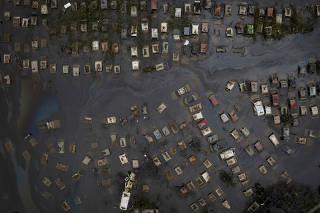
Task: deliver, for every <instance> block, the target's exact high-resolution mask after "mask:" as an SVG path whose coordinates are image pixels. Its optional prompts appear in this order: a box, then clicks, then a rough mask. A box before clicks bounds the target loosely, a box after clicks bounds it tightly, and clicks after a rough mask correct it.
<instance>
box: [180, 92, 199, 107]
mask: <svg viewBox="0 0 320 213" xmlns="http://www.w3.org/2000/svg"><path fill="white" fill-rule="evenodd" d="M197 100H198V95H197V94H191V95H188V96H187V97H185V98H184V99H183V103H184V104H185V105H191V104H193V103H194V102H196V101H197Z"/></svg>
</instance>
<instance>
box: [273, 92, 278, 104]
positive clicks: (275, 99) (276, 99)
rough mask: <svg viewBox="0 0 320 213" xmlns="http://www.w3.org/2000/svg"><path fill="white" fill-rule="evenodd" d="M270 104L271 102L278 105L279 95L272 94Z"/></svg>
mask: <svg viewBox="0 0 320 213" xmlns="http://www.w3.org/2000/svg"><path fill="white" fill-rule="evenodd" d="M272 104H273V106H279V95H278V94H273V95H272Z"/></svg>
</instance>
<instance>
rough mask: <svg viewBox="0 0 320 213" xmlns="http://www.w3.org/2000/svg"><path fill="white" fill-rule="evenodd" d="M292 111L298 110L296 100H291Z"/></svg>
mask: <svg viewBox="0 0 320 213" xmlns="http://www.w3.org/2000/svg"><path fill="white" fill-rule="evenodd" d="M289 104H290V109H296V108H297V102H296V99H290V100H289Z"/></svg>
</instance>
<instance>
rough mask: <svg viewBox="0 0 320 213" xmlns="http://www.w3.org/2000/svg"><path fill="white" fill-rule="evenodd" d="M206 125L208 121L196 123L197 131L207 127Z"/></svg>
mask: <svg viewBox="0 0 320 213" xmlns="http://www.w3.org/2000/svg"><path fill="white" fill-rule="evenodd" d="M207 125H208V121H207V120H206V119H203V120H202V121H200V122H199V123H198V127H199V129H202V128H203V127H205V126H207Z"/></svg>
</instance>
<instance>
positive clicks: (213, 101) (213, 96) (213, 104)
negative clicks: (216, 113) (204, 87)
mask: <svg viewBox="0 0 320 213" xmlns="http://www.w3.org/2000/svg"><path fill="white" fill-rule="evenodd" d="M209 101H210V102H211V104H212V106H214V107H215V106H217V105H218V104H219V102H218V100H217V99H216V96H215V95H214V94H212V95H210V96H209Z"/></svg>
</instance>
